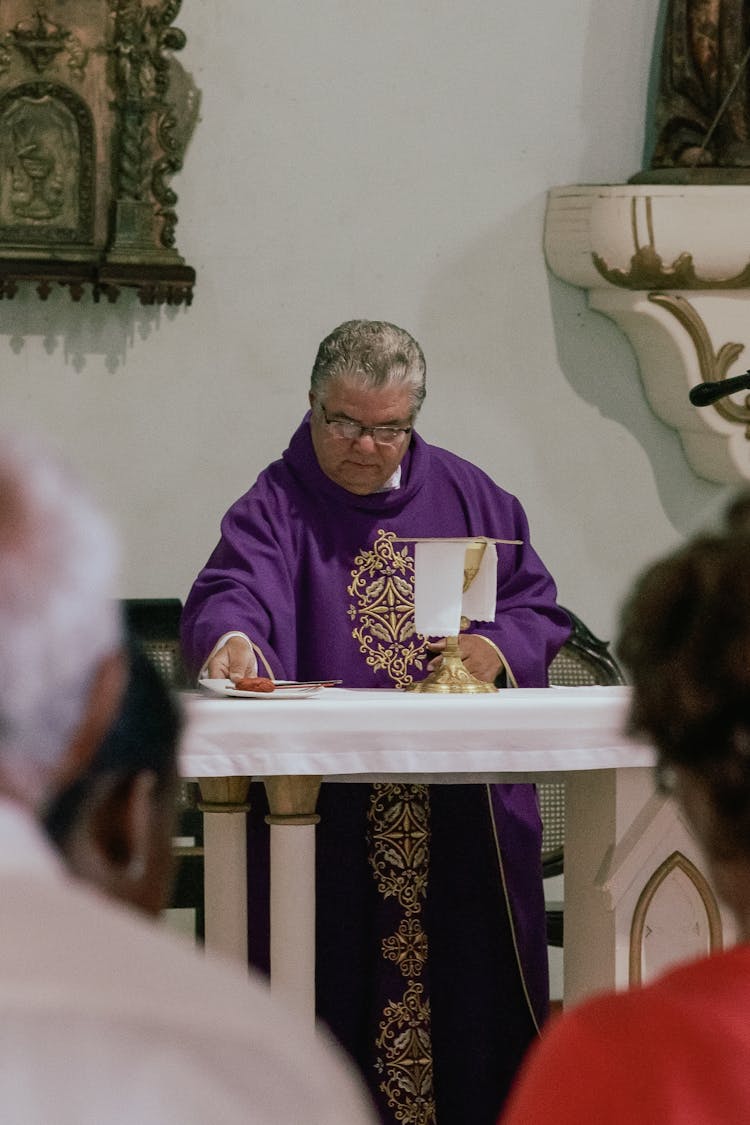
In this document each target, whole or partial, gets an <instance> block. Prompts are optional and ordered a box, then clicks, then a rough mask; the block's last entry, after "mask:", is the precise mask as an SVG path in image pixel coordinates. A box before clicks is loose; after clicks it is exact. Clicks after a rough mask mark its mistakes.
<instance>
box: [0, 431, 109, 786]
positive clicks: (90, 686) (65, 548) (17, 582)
mask: <svg viewBox="0 0 750 1125" xmlns="http://www.w3.org/2000/svg"><path fill="white" fill-rule="evenodd" d="M116 554H117V553H116V549H115V542H114V537H113V533H112V530H111V528H110V526H109V524H108V523H107V521H106V520H105V519H104V518H103V517H102V516H101V515H100V513H99V512H98V511H97V509H96V507H95V506H94V505H93V503H92V502H91V501H90V500H89V498H88V497H87V496H86V495H85V493H84V492H83V490H82V489H81V487H80V485H79V484H78V483H77V482H76V481H75V480H74V479H73V477H72V476H71V475H70V474H69V473H67V472H66V471H65V469H64V468H62V467H61V466H60V465H59V464H57V463H56V462H55V461H54V459H52V458H51V457H50V456H48V455H47V454H46V453H44V452H42V451H40V450H39V449H38V448H37V447H36V446H34V445H33V444H31V443H29V442H27V441H25V440H23V439H20V438H18V437H15V436H14V437H11V436H5V437H0V792H4V793H6V794H8V795H11V796H13V797H14V798H16V799H17V800H20V801H22V802H24V803H25V804H27V805H29V806H31V807H33V808H36V807H37V806H38V805H39V804H40V803H41V801H42V800H43V799H44V798H45V797H46V796H47V795H48V794H49V792H50V791H53V790H54V788H55V787H56V786H58V785H61V784H64V783H65V782H66V781H67V780H68V779H69V777H70V776H72V775H74V774H75V772H76V771H77V770H78V769H79V768H81V766H82V765H83V764H84V763H85V762H86V760H87V759H88V757H90V755H91V753H93V750H94V748H95V747H96V746H97V745H98V744H99V742H100V741H101V739H102V737H103V735H104V733H105V731H106V730H107V729H108V727H109V726H110V725H111V722H112V719H113V717H114V714H115V712H116V709H117V706H118V704H119V700H120V694H121V691H122V686H123V681H124V669H123V662H122V656H121V653H120V618H119V612H118V607H117V603H116V601H115V599H114V586H115V579H116V569H117V568H116Z"/></svg>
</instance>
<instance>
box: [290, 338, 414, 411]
mask: <svg viewBox="0 0 750 1125" xmlns="http://www.w3.org/2000/svg"><path fill="white" fill-rule="evenodd" d="M426 374H427V364H426V363H425V358H424V354H423V352H422V349H421V348H420V346H419V344H418V343H417V341H416V340H415V339H414V337H413V336H410V335H409V333H408V332H405V331H404V329H403V328H398V327H397V326H396V325H395V324H389V323H388V322H387V321H384V320H347V321H346V322H345V323H344V324H340V325H339V326H338V328H334V330H333V332H331V334H330V335H329V336H326V338H325V340H323V342H322V343H321V345H320V347H319V348H318V354H317V356H316V357H315V363H314V364H313V369H312V376H311V379H310V390H311V391H312V392H313V393H314V394H316V395H318V396H321V395H322V394H323V393H324V391H325V387H326V385H327V384H328V383H329V382H330V381H331V380H332V379H337V378H340V377H341V376H346V377H347V378H351V379H354V380H355V381H358V382H360V383H361V384H362V386H364V387H367V388H379V387H393V386H394V385H395V386H404V387H408V388H409V390H410V391H411V392H412V403H413V415H412V416H415V415H416V414H417V413H418V411H419V408H420V406H421V405H422V403H423V402H424V398H425V395H426V393H427V388H426V385H425V377H426Z"/></svg>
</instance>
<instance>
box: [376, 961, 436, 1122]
mask: <svg viewBox="0 0 750 1125" xmlns="http://www.w3.org/2000/svg"><path fill="white" fill-rule="evenodd" d="M423 991H424V990H423V988H422V985H421V984H416V983H415V982H414V981H411V982H410V984H409V987H408V988H407V989H406V991H405V993H404V996H403V999H402V1000H400V1001H396V1002H393V1001H392V1002H391V1003H390V1004H389V1005H388V1006H387V1007H386V1009H385V1011H384V1013H383V1017H384V1018H383V1020H382V1021H381V1024H380V1029H381V1030H380V1035H379V1036H378V1038H377V1040H376V1044H377V1046H378V1047H380V1048H381V1050H382V1051H383V1052H384V1054H385V1069H386V1073H387V1077H386V1079H385V1081H383V1082H381V1084H380V1089H381V1090H382V1091H383V1093H384V1094H385V1095H386V1097H387V1099H388V1105H389V1106H390V1107H391V1109H393V1110H395V1117H396V1120H397V1121H400V1122H403V1125H434V1123H435V1120H436V1118H435V1095H434V1092H433V1084H432V1047H431V1043H430V1004H429V1001H425V1000H423V999H422V993H423Z"/></svg>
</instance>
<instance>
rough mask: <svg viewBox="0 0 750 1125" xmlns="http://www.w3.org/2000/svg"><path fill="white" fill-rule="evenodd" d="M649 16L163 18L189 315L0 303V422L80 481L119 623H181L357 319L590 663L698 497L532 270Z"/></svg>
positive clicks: (314, 10) (498, 10)
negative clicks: (580, 631)
mask: <svg viewBox="0 0 750 1125" xmlns="http://www.w3.org/2000/svg"><path fill="white" fill-rule="evenodd" d="M656 9H657V5H655V4H654V2H653V0H628V3H627V4H623V3H622V2H621V0H554V2H547V3H546V4H543V5H539V4H534V3H531V4H521V3H518V2H517V0H516V2H514V3H509V2H508V0H463V2H462V3H460V4H457V3H455V2H451V3H447V2H445V0H411V2H410V3H409V4H405V3H403V0H381V2H380V3H378V4H372V3H369V2H365V0H317V2H316V3H315V4H312V3H309V2H304V0H297V2H294V0H273V2H272V3H264V4H260V3H251V2H249V0H214V2H209V0H184V5H183V9H182V12H181V13H180V16H179V17H178V20H177V24H178V26H180V27H182V28H183V29H184V30H185V31H186V33H187V36H188V45H187V47H186V49H185V50H184V51H183V52H181V54H180V56H179V57H180V61H181V63H182V65H183V66H184V67H185V69H186V70H188V71H189V72H191V73H192V75H193V77H194V79H195V82H196V83H197V85H198V86H199V88H200V89H201V91H202V111H201V120H200V122H199V124H198V127H197V129H196V132H195V135H194V137H193V141H192V143H191V146H190V148H189V151H188V154H187V159H186V161H185V170H184V172H183V173H182V174H181V175H180V176H178V177H176V178H175V180H174V184H173V186H174V188H175V189H176V191H177V193H178V196H179V203H178V206H177V210H178V214H179V217H180V222H179V226H178V229H177V236H178V246H179V249H180V250H181V252H182V253H183V254H184V256H185V257H186V259H187V260H188V262H189V263H190V264H191V265H194V266H195V267H196V268H197V270H198V283H197V290H196V297H195V302H194V304H193V306H192V307H191V308H190V309H188V310H185V309H180V310H167V309H161V310H158V309H144V308H142V307H141V306H140V305H139V304H138V302H137V300H136V299H135V298H134V297H133V296H132V295H125V296H124V297H123V298H121V299H120V301H119V302H118V303H117V304H116V305H114V306H111V305H107V304H106V303H105V304H103V305H94V304H93V303H92V302H91V299H90V297H87V298H85V299H84V301H82V302H81V303H80V304H77V305H76V304H73V303H72V302H71V301H70V299H69V297H68V296H67V295H66V294H65V293H63V292H60V293H55V294H53V295H52V296H51V297H50V299H49V300H48V301H47V302H46V303H42V302H40V301H39V300H38V299H37V297H36V295H35V294H33V293H29V294H28V295H26V296H24V297H17V298H16V299H15V300H13V301H2V302H0V356H2V363H1V364H0V409H1V410H2V416H3V419H4V420H6V421H8V420H9V421H10V422H12V423H13V424H17V425H22V426H29V425H33V426H34V427H36V428H41V429H43V430H46V431H49V432H51V433H52V434H53V435H54V436H55V438H56V440H57V441H58V443H59V444H60V445H61V446H62V447H63V448H64V449H65V450H66V451H67V452H68V454H69V455H70V457H71V458H72V459H73V460H74V461H75V462H76V463H77V464H78V465H80V466H81V467H82V468H83V469H84V471H85V472H87V473H88V474H89V475H90V476H91V478H92V480H93V481H94V483H95V486H96V488H97V490H98V492H99V494H100V496H101V497H102V498H103V499H104V501H105V502H106V503H107V504H108V506H109V507H110V509H111V510H112V511H113V512H114V514H115V515H116V517H117V519H118V521H119V523H120V526H121V528H122V532H123V535H124V538H125V543H126V566H125V573H124V579H123V590H122V592H123V594H124V595H127V596H162V595H177V596H180V597H183V598H184V596H185V595H186V593H187V590H188V588H189V585H190V583H191V581H192V578H193V577H194V575H195V573H196V571H197V570H198V569H199V567H200V566H201V565H202V563H203V562H204V561H205V558H206V556H207V554H208V553H209V551H210V549H211V548H212V546H213V544H214V542H215V539H216V535H217V529H218V521H219V518H220V516H221V514H222V512H223V511H224V509H225V508H226V507H227V506H228V504H229V503H230V502H231V501H232V500H233V499H235V497H236V496H238V495H239V494H240V493H241V492H242V491H244V490H245V488H246V487H247V486H248V485H249V484H250V483H251V482H252V480H253V479H254V477H255V475H256V474H257V472H258V471H259V470H260V469H261V468H262V467H263V466H264V465H265V464H266V463H267V462H268V461H269V460H271V459H273V458H275V457H276V456H278V454H279V453H280V452H281V450H282V449H283V447H284V445H285V444H286V440H287V438H288V436H289V434H290V433H291V431H292V429H293V428H294V427H295V425H296V423H297V422H298V420H299V418H300V417H301V414H302V412H303V410H304V408H305V404H306V390H307V382H308V377H309V370H310V367H311V364H312V360H313V358H314V354H315V350H316V348H317V345H318V342H319V340H320V339H321V338H322V337H323V336H324V335H325V334H326V333H327V332H328V331H329V330H330V329H331V328H333V327H334V326H335V325H336V324H338V323H339V322H340V321H342V320H345V319H348V318H350V317H355V316H363V317H370V318H384V319H389V320H394V321H396V322H397V323H400V324H402V325H403V326H404V327H406V328H408V329H409V330H410V331H412V332H413V333H414V334H415V335H416V336H417V337H418V339H419V340H420V341H421V343H422V345H423V347H424V349H425V352H426V355H427V360H428V369H429V395H428V399H427V402H426V405H425V407H424V410H423V413H422V417H421V425H420V429H421V431H422V433H423V434H424V436H426V437H427V438H428V439H430V440H433V441H435V442H437V443H438V444H443V445H447V446H449V447H451V448H453V449H455V450H456V451H457V452H459V453H461V454H463V455H465V456H468V457H470V458H472V459H473V460H475V461H476V462H477V463H478V464H480V465H482V467H483V468H485V469H486V470H488V471H489V472H490V473H491V474H492V475H493V476H494V477H495V478H496V479H497V480H498V482H499V483H501V484H503V485H504V486H505V487H507V488H509V489H510V490H511V491H514V492H516V493H517V494H518V495H519V496H520V497H521V499H522V500H523V501H524V503H525V505H526V508H527V511H528V513H529V517H530V519H531V523H532V531H533V537H534V542H535V544H536V546H537V548H538V549H539V551H540V553H541V554H542V556H543V557H544V559H545V561H546V562H547V564H548V565H549V567H550V569H551V570H552V571H553V573H554V574H555V575H556V577H557V579H558V584H559V589H560V597H561V600H562V601H563V603H564V604H567V605H569V606H570V607H571V608H574V609H576V610H577V611H578V612H579V613H580V614H581V615H582V616H583V617H584V618H586V619H587V620H588V622H589V624H590V625H591V626H592V627H593V628H594V629H595V630H596V631H597V632H599V633H600V634H602V635H604V636H611V635H612V631H613V629H614V621H615V616H616V607H617V604H618V602H619V600H620V598H621V596H622V594H623V592H624V590H625V589H626V588H627V586H628V584H629V583H630V581H631V579H632V577H633V576H634V574H635V573H636V571H637V570H638V569H639V568H640V567H641V566H642V565H643V564H644V563H645V562H646V561H647V560H649V559H650V558H652V557H653V556H654V555H655V554H658V553H660V552H662V551H663V550H666V549H668V548H669V547H671V546H672V545H673V544H675V543H676V542H678V541H679V540H680V539H681V538H682V537H683V536H684V535H686V534H687V533H689V532H690V531H691V530H693V529H694V528H696V527H697V526H700V525H702V524H703V523H705V522H706V521H707V520H710V519H713V518H715V517H716V515H717V513H718V512H719V511H720V510H721V507H722V505H723V502H724V499H725V497H726V495H727V492H728V490H727V489H724V488H721V487H720V486H717V485H713V484H709V483H708V482H706V481H703V480H701V479H700V478H698V477H697V476H696V475H695V474H694V473H693V471H692V469H691V468H690V467H689V465H688V463H687V462H686V460H685V457H684V455H683V453H682V451H681V447H680V445H679V442H678V439H677V436H676V434H675V433H674V432H673V431H671V430H669V429H668V428H666V427H665V426H664V425H663V424H662V423H661V422H659V421H658V420H657V419H656V418H655V416H654V415H653V414H652V413H651V412H650V409H649V407H648V406H647V404H646V401H645V399H644V396H643V392H642V389H641V385H640V379H639V374H638V369H637V365H636V363H635V359H634V356H633V353H632V351H631V349H630V346H629V344H628V343H627V341H626V340H625V338H624V337H623V336H622V335H621V333H620V332H619V331H618V329H617V328H616V327H615V326H614V325H613V324H612V323H611V322H609V321H608V320H606V319H604V318H603V317H601V316H600V315H599V314H596V313H593V312H589V311H588V310H587V308H586V305H585V299H584V295H583V294H582V292H581V291H579V290H577V289H574V288H572V287H570V286H567V285H565V284H564V283H562V282H559V281H557V280H556V279H555V278H554V277H552V276H551V275H549V273H548V272H547V270H546V267H545V263H544V259H543V255H542V249H541V245H542V228H543V219H544V209H545V193H546V191H547V189H548V188H549V187H551V186H553V185H557V184H565V183H580V182H589V183H591V182H617V181H622V180H625V179H627V178H628V176H630V175H631V174H633V173H634V172H635V171H637V170H638V169H639V168H640V166H641V163H642V158H641V154H642V149H643V143H644V117H645V106H646V96H647V85H648V77H649V70H650V67H651V54H652V48H653V38H654V29H655V25H656Z"/></svg>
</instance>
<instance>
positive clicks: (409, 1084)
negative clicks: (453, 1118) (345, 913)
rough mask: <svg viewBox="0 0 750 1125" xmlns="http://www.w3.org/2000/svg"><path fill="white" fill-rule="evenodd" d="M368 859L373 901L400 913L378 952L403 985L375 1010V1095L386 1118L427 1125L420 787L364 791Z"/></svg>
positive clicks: (429, 1080)
mask: <svg viewBox="0 0 750 1125" xmlns="http://www.w3.org/2000/svg"><path fill="white" fill-rule="evenodd" d="M368 822H369V859H370V866H371V867H372V872H373V876H374V878H375V881H376V884H377V888H378V891H379V893H380V894H381V895H382V896H383V898H384V899H394V900H395V902H396V903H397V905H398V906H399V907H400V908H401V910H402V911H403V917H402V918H401V919H400V920H399V922H398V926H397V929H396V933H395V934H391V935H390V936H388V937H386V938H385V939H384V940H383V942H382V945H381V950H382V954H383V957H384V958H385V959H386V960H388V961H393V962H394V963H395V964H396V965H397V966H398V968H399V970H400V972H401V974H402V977H403V993H402V995H401V997H400V998H398V997H396V998H390V999H389V1000H388V1002H387V1004H386V1006H385V1008H384V1010H383V1018H382V1019H381V1021H380V1034H379V1036H378V1038H377V1039H376V1041H375V1045H376V1047H377V1048H378V1050H379V1052H380V1054H379V1055H378V1057H377V1059H376V1062H375V1069H376V1071H377V1072H378V1073H379V1074H380V1075H382V1076H383V1077H382V1081H381V1082H380V1090H381V1092H382V1093H383V1094H384V1095H385V1097H386V1100H387V1102H388V1106H389V1109H390V1110H391V1111H392V1112H393V1114H394V1118H395V1120H396V1121H398V1122H402V1123H403V1125H434V1123H435V1096H434V1090H433V1066H432V1037H431V1028H430V1004H429V1000H427V999H425V997H424V986H423V985H422V984H420V983H419V982H418V981H417V980H416V979H415V978H417V977H420V976H421V975H422V972H423V970H424V969H425V966H426V965H427V953H428V945H427V935H426V934H425V932H424V930H423V929H422V919H421V913H422V904H423V902H424V900H425V898H426V896H427V884H428V877H429V858H430V791H429V789H428V787H427V786H426V785H386V784H382V783H381V784H377V785H373V787H372V794H371V797H370V809H369V812H368Z"/></svg>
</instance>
